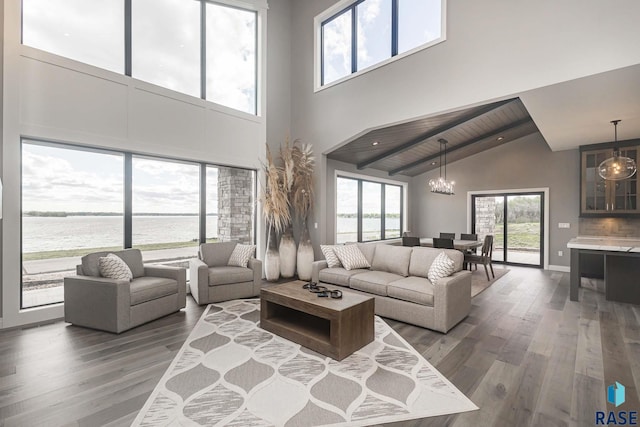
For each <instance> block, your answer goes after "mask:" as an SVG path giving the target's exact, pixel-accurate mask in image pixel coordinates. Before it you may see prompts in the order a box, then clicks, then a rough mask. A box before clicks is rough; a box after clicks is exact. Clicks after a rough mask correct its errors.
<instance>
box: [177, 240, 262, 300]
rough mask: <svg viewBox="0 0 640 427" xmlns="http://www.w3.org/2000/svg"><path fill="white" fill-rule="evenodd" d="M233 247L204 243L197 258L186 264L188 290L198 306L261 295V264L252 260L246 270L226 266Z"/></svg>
mask: <svg viewBox="0 0 640 427" xmlns="http://www.w3.org/2000/svg"><path fill="white" fill-rule="evenodd" d="M236 244H237V242H217V243H203V244H201V245H200V250H199V252H198V258H197V259H195V258H192V259H190V260H189V270H190V276H191V279H190V282H189V287H190V288H191V295H192V296H193V298H194V299H195V300H196V302H197V303H198V304H200V305H202V304H209V303H212V302H220V301H228V300H232V299H236V298H250V297H255V296H258V295H260V285H261V283H262V261H260V260H258V259H255V258H251V259H250V260H249V264H248V266H247V267H234V266H229V265H227V264H228V263H229V258H230V257H231V254H232V253H233V250H234V249H235V247H236ZM254 255H255V254H254Z"/></svg>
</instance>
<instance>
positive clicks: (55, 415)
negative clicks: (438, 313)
mask: <svg viewBox="0 0 640 427" xmlns="http://www.w3.org/2000/svg"><path fill="white" fill-rule="evenodd" d="M587 285H589V284H587ZM592 287H593V289H588V288H583V289H581V291H580V299H581V300H580V302H579V303H575V302H570V301H569V276H568V274H567V273H556V272H549V271H541V270H535V269H525V268H511V271H510V272H509V274H507V275H506V276H505V277H504V278H502V279H501V280H500V281H498V282H496V283H495V284H494V285H493V286H491V287H490V288H489V289H487V290H486V291H484V292H483V293H481V294H480V295H478V296H477V297H475V298H474V299H473V301H472V302H473V306H472V309H471V314H470V315H469V316H468V317H467V318H466V319H465V320H464V321H463V322H462V323H460V324H459V325H458V326H457V327H456V328H454V329H453V330H452V331H450V332H449V333H448V334H447V335H442V334H439V333H436V332H432V331H429V330H426V329H422V328H418V327H414V326H410V325H406V324H404V323H400V322H396V321H391V320H389V323H390V324H391V326H392V327H393V328H394V329H395V330H396V331H398V332H399V333H400V334H401V335H402V336H403V337H404V338H405V339H406V340H407V341H408V342H410V343H411V344H412V345H413V346H414V347H415V348H416V349H417V350H418V351H419V352H420V353H422V354H423V355H424V356H425V358H426V359H427V360H429V361H430V362H431V363H432V364H433V365H435V366H436V367H437V368H438V370H440V372H442V373H443V374H444V375H445V376H446V377H447V378H449V379H450V380H451V381H452V382H453V383H454V384H455V385H456V386H457V387H458V388H459V389H460V390H461V391H462V392H464V393H465V394H466V395H467V396H468V397H470V398H471V400H473V402H474V403H476V405H478V406H479V407H480V410H479V411H475V412H469V413H465V414H461V415H454V416H448V417H437V418H430V419H425V420H419V421H412V422H404V423H397V424H393V426H444V425H451V426H467V425H469V426H491V425H496V426H529V425H531V426H582V425H584V426H587V425H590V426H592V425H594V423H595V418H594V417H595V411H597V410H603V411H604V410H609V409H613V408H612V407H611V405H608V404H607V403H606V396H605V389H606V386H607V385H609V384H612V383H614V382H615V381H618V382H620V383H622V384H623V385H624V386H625V387H626V403H625V404H623V405H622V406H620V407H618V408H617V409H618V410H636V411H638V410H640V404H639V402H638V387H639V386H640V307H638V306H632V305H626V304H618V303H611V302H608V301H605V299H604V295H603V293H602V292H601V290H598V289H597V287H598V284H597V283H595V284H593V286H592ZM202 310H203V307H198V306H197V305H196V304H195V303H194V302H193V300H192V299H191V297H188V303H187V308H186V309H185V310H184V311H183V312H180V313H177V314H174V315H171V316H168V317H165V318H163V319H160V320H157V321H155V322H152V323H149V324H147V325H144V326H141V327H139V328H136V329H134V330H131V331H128V332H126V333H123V334H121V335H113V334H109V333H104V332H98V331H93V330H89V329H84V328H80V327H75V326H70V325H67V324H65V323H63V322H55V323H52V324H48V325H42V326H38V327H32V328H24V329H15V330H9V331H3V332H0V426H38V425H48V426H63V425H74V426H92V427H93V426H105V425H109V426H126V425H129V424H130V423H131V421H132V420H133V419H134V418H135V415H136V414H137V412H138V410H139V409H140V408H141V407H142V405H143V404H144V402H145V401H146V399H147V397H148V396H149V394H150V393H151V391H152V390H153V388H154V387H155V385H156V383H157V382H158V380H159V379H160V377H161V376H162V375H163V373H164V371H165V370H166V368H167V367H168V366H169V363H170V362H171V360H172V359H173V358H174V356H175V354H176V352H177V351H178V350H179V349H180V347H181V346H182V343H183V342H184V340H185V339H186V337H187V336H188V335H189V332H190V331H191V328H192V327H193V325H194V324H195V323H196V322H197V320H198V318H199V317H200V315H201V313H202Z"/></svg>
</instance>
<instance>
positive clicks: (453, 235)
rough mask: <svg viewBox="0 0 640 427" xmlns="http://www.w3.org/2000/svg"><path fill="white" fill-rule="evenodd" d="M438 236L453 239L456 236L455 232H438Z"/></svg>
mask: <svg viewBox="0 0 640 427" xmlns="http://www.w3.org/2000/svg"><path fill="white" fill-rule="evenodd" d="M440 238H441V239H451V240H454V239H455V238H456V233H440Z"/></svg>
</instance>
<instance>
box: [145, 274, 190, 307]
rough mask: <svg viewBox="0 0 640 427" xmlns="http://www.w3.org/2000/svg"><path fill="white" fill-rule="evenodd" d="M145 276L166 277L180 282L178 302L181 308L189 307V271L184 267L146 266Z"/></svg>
mask: <svg viewBox="0 0 640 427" xmlns="http://www.w3.org/2000/svg"><path fill="white" fill-rule="evenodd" d="M144 275H145V276H150V277H164V278H166V279H173V280H175V281H176V282H178V301H179V305H180V308H184V307H186V305H187V270H186V269H185V268H182V267H170V266H168V265H145V266H144Z"/></svg>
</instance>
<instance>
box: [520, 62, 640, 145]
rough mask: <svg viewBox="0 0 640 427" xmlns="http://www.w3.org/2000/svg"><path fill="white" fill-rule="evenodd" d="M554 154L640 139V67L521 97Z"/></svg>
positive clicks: (554, 86) (620, 70) (532, 92)
mask: <svg viewBox="0 0 640 427" xmlns="http://www.w3.org/2000/svg"><path fill="white" fill-rule="evenodd" d="M519 96H520V99H521V100H522V102H523V104H524V105H525V107H526V108H527V110H528V111H529V114H530V115H531V117H532V118H533V121H534V122H535V123H536V125H537V126H538V129H539V130H540V133H542V136H544V138H545V140H546V141H547V143H548V144H549V147H550V148H551V150H553V151H560V150H570V149H574V148H578V147H579V146H580V145H586V144H595V143H599V142H608V141H613V140H614V129H613V125H612V124H611V123H610V122H611V120H616V119H620V120H622V122H620V124H619V125H618V140H619V141H622V140H625V139H634V138H640V65H633V66H631V67H625V68H620V69H617V70H613V71H609V72H606V73H601V74H595V75H593V76H589V77H583V78H580V79H576V80H571V81H568V82H564V83H558V84H554V85H551V86H546V87H542V88H539V89H534V90H531V91H527V92H524V93H522V94H520V95H519Z"/></svg>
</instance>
